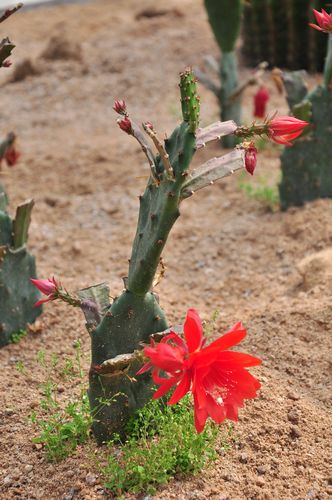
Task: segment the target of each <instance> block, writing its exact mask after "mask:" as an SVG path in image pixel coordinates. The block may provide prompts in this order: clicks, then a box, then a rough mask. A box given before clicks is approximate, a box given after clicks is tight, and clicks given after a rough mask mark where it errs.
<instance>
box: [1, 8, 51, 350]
mask: <svg viewBox="0 0 332 500" xmlns="http://www.w3.org/2000/svg"><path fill="white" fill-rule="evenodd" d="M21 6H22V4H19V5H17V6H16V7H13V8H12V9H8V10H6V11H5V12H4V14H3V15H2V16H1V17H0V23H1V22H3V21H5V20H6V19H7V18H8V17H9V16H11V15H12V14H13V13H15V12H16V11H17V10H18V9H19V8H20V7H21ZM14 47H15V45H13V44H12V43H11V42H10V40H9V39H8V38H4V39H3V40H2V41H1V42H0V66H2V67H8V66H10V61H9V60H8V57H9V56H10V54H11V52H12V50H13V48H14ZM15 139H16V138H15V134H14V133H12V132H10V133H9V134H8V135H7V137H5V139H3V140H2V141H1V143H0V170H1V164H2V163H3V162H6V163H7V165H8V166H9V167H12V166H14V165H15V163H16V162H17V160H18V158H19V153H18V151H17V149H16V147H15ZM7 205H8V198H7V195H6V192H5V190H4V188H3V187H2V185H1V184H0V347H3V346H4V345H6V344H8V343H9V342H10V341H11V339H12V338H13V336H15V335H17V334H18V332H20V331H22V330H25V329H26V327H27V324H28V323H32V322H33V321H34V320H35V319H36V318H37V316H38V315H39V314H40V313H41V308H40V307H37V308H33V305H34V303H35V302H36V299H38V296H39V294H38V292H37V290H36V289H35V288H34V287H33V285H32V284H31V283H30V278H35V277H36V266H35V259H34V257H33V256H32V255H30V254H29V252H28V251H27V248H26V242H27V239H28V231H29V225H30V218H31V210H32V207H33V201H32V200H29V201H27V202H25V203H24V204H22V205H19V206H18V207H17V210H16V215H15V218H14V219H11V217H10V215H9V214H8V212H7Z"/></svg>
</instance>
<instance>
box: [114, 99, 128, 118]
mask: <svg viewBox="0 0 332 500" xmlns="http://www.w3.org/2000/svg"><path fill="white" fill-rule="evenodd" d="M113 109H114V111H116V112H117V113H119V115H124V116H125V115H126V114H127V107H126V102H125V101H124V100H123V99H121V100H119V101H114V106H113Z"/></svg>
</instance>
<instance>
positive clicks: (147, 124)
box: [144, 122, 153, 130]
mask: <svg viewBox="0 0 332 500" xmlns="http://www.w3.org/2000/svg"><path fill="white" fill-rule="evenodd" d="M144 125H145V127H146V128H150V129H151V130H153V125H152V123H151V122H145V123H144Z"/></svg>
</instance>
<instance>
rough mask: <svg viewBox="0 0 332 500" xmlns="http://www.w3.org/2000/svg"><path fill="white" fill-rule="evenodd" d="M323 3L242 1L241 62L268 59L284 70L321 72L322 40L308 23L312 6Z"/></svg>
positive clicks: (253, 63) (309, 0)
mask: <svg viewBox="0 0 332 500" xmlns="http://www.w3.org/2000/svg"><path fill="white" fill-rule="evenodd" d="M216 3H217V2H216ZM220 3H222V2H220ZM229 3H232V2H229ZM234 3H236V2H234ZM327 5H328V2H326V0H283V1H280V0H250V1H248V2H244V19H245V23H243V29H242V37H243V44H242V54H243V57H244V62H245V63H246V64H247V65H249V66H256V65H257V64H258V63H259V62H260V61H269V64H270V65H271V66H278V67H280V68H285V69H288V70H298V69H306V70H308V71H311V72H315V71H322V69H323V66H324V58H325V54H326V45H325V40H323V38H322V37H321V36H320V34H319V33H317V32H315V31H314V30H312V29H311V28H310V27H309V26H308V23H309V20H310V19H311V18H312V9H318V10H320V9H321V8H324V7H325V8H326V7H327Z"/></svg>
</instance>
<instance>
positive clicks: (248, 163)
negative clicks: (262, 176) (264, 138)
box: [244, 144, 257, 175]
mask: <svg viewBox="0 0 332 500" xmlns="http://www.w3.org/2000/svg"><path fill="white" fill-rule="evenodd" d="M244 163H245V167H246V171H247V172H249V174H250V175H253V173H254V171H255V168H256V163H257V149H256V148H255V146H254V145H253V144H251V145H250V146H249V147H248V148H246V150H245V155H244Z"/></svg>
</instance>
